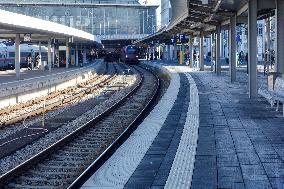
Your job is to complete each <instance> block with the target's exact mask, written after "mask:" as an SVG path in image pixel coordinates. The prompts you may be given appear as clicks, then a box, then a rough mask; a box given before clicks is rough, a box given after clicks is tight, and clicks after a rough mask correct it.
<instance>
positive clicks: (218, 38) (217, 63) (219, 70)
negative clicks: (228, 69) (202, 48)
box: [215, 26, 221, 75]
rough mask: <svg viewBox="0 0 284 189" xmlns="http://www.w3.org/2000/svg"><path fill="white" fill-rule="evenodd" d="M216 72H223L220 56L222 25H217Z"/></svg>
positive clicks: (218, 73)
mask: <svg viewBox="0 0 284 189" xmlns="http://www.w3.org/2000/svg"><path fill="white" fill-rule="evenodd" d="M216 29H217V31H216V47H215V48H216V73H217V75H220V74H221V57H220V51H221V44H220V42H221V39H220V38H221V28H220V26H217V27H216Z"/></svg>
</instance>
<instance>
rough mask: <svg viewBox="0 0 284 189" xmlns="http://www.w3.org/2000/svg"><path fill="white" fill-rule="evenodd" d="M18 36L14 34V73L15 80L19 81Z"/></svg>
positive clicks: (19, 57) (19, 55)
mask: <svg viewBox="0 0 284 189" xmlns="http://www.w3.org/2000/svg"><path fill="white" fill-rule="evenodd" d="M20 59H21V54H20V34H16V39H15V72H16V78H17V79H20Z"/></svg>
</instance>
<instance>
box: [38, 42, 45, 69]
mask: <svg viewBox="0 0 284 189" xmlns="http://www.w3.org/2000/svg"><path fill="white" fill-rule="evenodd" d="M37 67H38V68H39V67H40V68H41V70H44V65H43V64H42V62H41V41H40V42H38V59H37Z"/></svg>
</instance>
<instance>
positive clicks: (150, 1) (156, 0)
mask: <svg viewBox="0 0 284 189" xmlns="http://www.w3.org/2000/svg"><path fill="white" fill-rule="evenodd" d="M145 1H147V5H161V0H139V2H140V3H141V4H145ZM156 15H157V25H161V6H159V8H157V10H156Z"/></svg>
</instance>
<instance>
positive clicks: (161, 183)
mask: <svg viewBox="0 0 284 189" xmlns="http://www.w3.org/2000/svg"><path fill="white" fill-rule="evenodd" d="M164 65H165V64H164ZM172 65H173V64H171V66H172ZM170 70H172V71H173V70H176V71H177V72H178V73H172V74H175V75H178V78H179V79H178V80H177V78H175V81H174V82H172V83H171V85H178V86H179V85H180V87H173V86H172V88H170V90H169V92H171V93H172V98H174V100H172V101H171V102H168V103H165V102H164V103H163V104H160V105H164V108H167V110H168V111H167V112H164V111H163V108H161V106H160V107H158V108H159V109H158V110H157V109H156V108H155V109H156V113H157V111H161V113H160V114H159V115H160V116H161V115H163V114H164V115H163V116H161V118H160V117H155V116H157V115H156V114H152V115H151V116H152V119H153V120H155V121H154V122H153V121H152V122H151V121H150V120H146V121H148V122H146V123H144V125H143V127H144V128H145V127H146V128H147V129H148V130H147V129H146V131H143V129H141V125H140V126H139V127H138V130H139V131H138V133H134V134H133V135H132V137H133V138H132V140H135V143H134V144H135V145H133V144H132V145H131V143H129V142H126V144H127V145H128V146H124V147H122V148H125V151H121V148H120V149H119V150H118V152H116V153H115V154H114V156H113V157H111V158H110V159H109V160H108V161H107V162H106V163H105V164H104V165H103V166H102V167H101V168H100V169H99V171H97V172H96V173H95V174H94V176H93V177H91V178H90V179H89V180H88V181H87V183H85V185H84V186H83V187H82V188H84V189H85V188H153V189H155V188H157V189H158V188H179V189H180V188H192V189H211V188H212V189H217V188H226V189H229V188H233V189H262V188H263V189H270V188H273V189H284V118H283V117H282V112H276V111H275V108H271V107H270V104H269V103H268V102H267V101H266V100H265V99H264V98H261V97H259V98H257V99H249V98H248V94H247V75H246V74H245V73H243V72H238V73H237V82H235V83H230V80H229V76H228V74H227V73H222V75H221V76H217V75H216V74H215V73H212V72H206V71H205V72H191V70H190V69H189V68H188V67H182V66H178V65H176V67H175V68H174V67H171V68H170ZM187 72H190V75H189V73H187ZM190 77H192V78H193V79H194V82H191V80H190ZM259 78H260V79H261V81H263V77H262V76H261V75H260V76H259ZM194 87H197V89H198V93H199V95H193V94H192V93H194V90H193V88H194ZM197 89H196V90H197ZM173 90H177V91H173ZM174 93H176V94H174ZM175 95H176V97H175ZM168 98H169V96H168ZM195 98H196V99H195ZM165 105H166V106H165ZM193 106H197V107H195V108H194V107H193ZM155 109H154V110H155ZM193 110H194V111H193ZM196 110H197V111H198V112H197V113H196V112H195V111H196ZM195 114H198V115H195ZM165 115H166V117H165ZM162 118H165V120H164V121H161V122H159V126H157V125H156V123H157V120H159V119H162ZM195 119H198V121H194V120H195ZM149 121H150V122H149ZM143 127H142V128H143ZM149 128H150V129H149ZM153 128H155V129H153ZM150 130H151V132H149V131H150ZM136 131H137V130H136ZM136 131H135V132H136ZM153 131H155V133H154V132H153ZM150 133H151V134H150ZM153 133H154V134H153ZM141 135H143V137H144V138H143V137H142V139H144V140H146V141H147V142H148V143H147V145H148V146H147V145H146V144H145V143H143V142H141V141H140V140H138V139H137V138H138V137H139V136H141ZM149 138H151V139H149ZM127 141H128V140H127ZM141 146H143V148H142V147H141ZM141 149H143V152H142V151H140V150H141ZM133 151H135V153H136V154H139V157H138V156H137V155H136V154H135V153H134V152H133ZM189 154H190V155H189ZM119 157H120V158H119ZM134 162H135V163H134ZM129 167H131V168H129Z"/></svg>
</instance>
